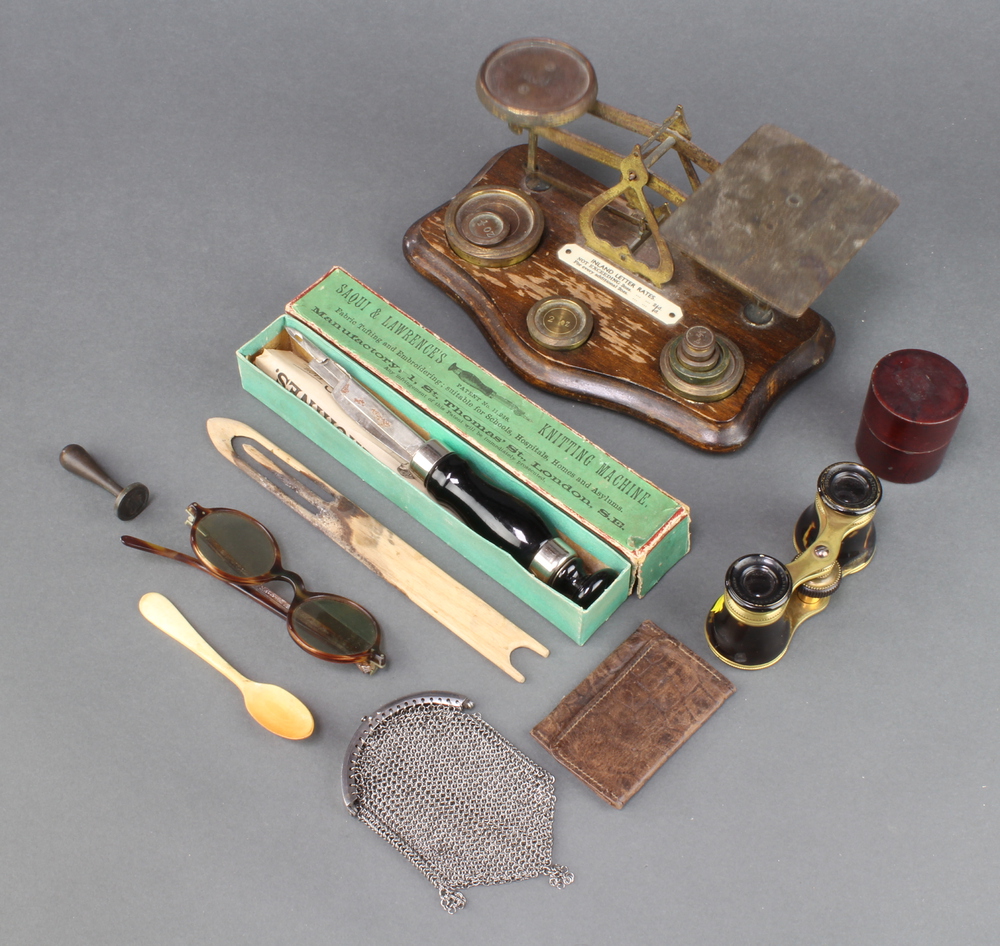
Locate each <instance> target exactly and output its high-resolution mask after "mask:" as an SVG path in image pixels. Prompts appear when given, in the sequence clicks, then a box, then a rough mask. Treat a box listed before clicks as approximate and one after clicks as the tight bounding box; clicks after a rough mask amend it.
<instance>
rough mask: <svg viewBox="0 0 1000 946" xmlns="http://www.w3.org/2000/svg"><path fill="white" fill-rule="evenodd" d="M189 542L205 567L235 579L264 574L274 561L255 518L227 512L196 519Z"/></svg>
mask: <svg viewBox="0 0 1000 946" xmlns="http://www.w3.org/2000/svg"><path fill="white" fill-rule="evenodd" d="M191 542H192V545H193V546H194V550H195V551H196V552H197V553H198V555H199V557H200V558H201V559H202V560H203V561H204V562H205V564H207V565H210V566H211V567H212V568H215V569H217V570H218V571H220V572H222V573H223V574H225V575H231V576H233V577H234V578H238V579H253V578H261V577H263V576H265V575H268V574H269V573H270V572H271V570H272V569H273V568H274V565H275V563H276V562H277V560H278V549H277V546H276V545H275V544H274V540H273V539H272V538H271V535H270V533H269V532H268V531H267V530H266V529H265V528H264V527H263V526H262V525H261V524H260V523H259V522H257V521H256V520H255V519H251V518H250V517H249V516H245V515H243V514H242V513H239V512H235V511H230V510H228V509H222V510H219V511H217V512H215V511H213V512H210V513H208V514H207V515H205V516H203V517H202V518H201V519H200V520H198V522H197V523H196V524H195V526H194V528H193V530H192V534H191Z"/></svg>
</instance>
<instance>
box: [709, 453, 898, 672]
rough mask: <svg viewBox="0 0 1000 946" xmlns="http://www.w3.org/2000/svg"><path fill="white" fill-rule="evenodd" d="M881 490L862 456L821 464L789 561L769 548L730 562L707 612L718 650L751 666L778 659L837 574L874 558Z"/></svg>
mask: <svg viewBox="0 0 1000 946" xmlns="http://www.w3.org/2000/svg"><path fill="white" fill-rule="evenodd" d="M881 498H882V484H881V483H880V482H879V479H878V477H877V476H875V474H874V473H872V472H871V471H870V470H868V469H867V468H866V467H864V466H862V465H861V464H860V463H852V462H845V463H834V464H833V465H831V466H828V467H827V468H826V469H825V470H823V472H822V473H821V474H820V476H819V481H818V483H817V488H816V499H815V502H814V503H813V505H811V506H810V507H809V508H808V509H806V510H805V511H804V512H803V513H802V515H801V516H800V517H799V520H798V522H797V523H796V526H795V533H794V540H795V549H796V551H797V552H798V555H797V556H796V557H795V559H794V560H793V561H792V562H791V563H790V564H789V565H787V566H786V565H784V564H783V563H782V562H780V561H778V559H776V558H773V557H772V556H770V555H762V554H756V555H744V556H742V557H741V558H738V559H737V560H736V561H735V562H733V564H732V565H730V566H729V570H728V571H727V572H726V581H725V592H724V594H723V595H722V596H721V597H720V598H719V599H718V600H717V601H716V602H715V604H714V605H713V606H712V610H711V611H709V613H708V617H707V618H706V620H705V636H706V637H707V638H708V643H709V646H710V647H711V648H712V651H713V652H714V653H715V655H716V656H717V657H718V658H719V659H720V660H722V661H724V662H725V663H727V664H729V665H730V666H732V667H741V668H744V669H748V670H760V669H763V668H764V667H770V666H771V665H772V664H775V663H777V662H778V661H779V660H780V659H781V658H782V657H783V656H784V655H785V653H786V651H787V650H788V645H789V644H790V643H791V640H792V636H793V635H794V633H795V631H796V629H797V628H798V626H799V625H800V624H801V623H802V622H803V621H805V620H806V619H808V618H810V617H812V616H813V615H814V614H818V613H819V612H820V611H822V610H823V609H824V608H825V607H826V606H827V604H828V602H829V600H830V596H831V595H832V594H833V593H834V592H835V591H836V590H837V589H838V588H839V587H840V582H841V579H842V578H843V577H844V576H846V575H850V574H853V573H854V572H857V571H860V570H861V569H862V568H864V567H865V566H866V565H867V564H868V563H869V562H870V561H871V559H872V556H873V555H874V554H875V526H874V523H873V521H872V520H873V517H874V515H875V509H876V507H877V506H878V503H879V500H880V499H881Z"/></svg>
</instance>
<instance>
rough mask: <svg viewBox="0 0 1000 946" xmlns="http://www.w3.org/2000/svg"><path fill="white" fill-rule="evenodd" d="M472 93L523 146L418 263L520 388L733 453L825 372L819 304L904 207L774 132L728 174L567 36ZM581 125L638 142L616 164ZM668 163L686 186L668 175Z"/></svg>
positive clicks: (505, 51) (457, 204)
mask: <svg viewBox="0 0 1000 946" xmlns="http://www.w3.org/2000/svg"><path fill="white" fill-rule="evenodd" d="M476 90H477V93H478V95H479V98H480V100H481V101H482V103H483V104H484V105H485V107H486V108H487V109H488V110H489V111H490V112H491V113H492V114H493V115H495V116H497V117H498V118H500V119H501V120H503V121H504V122H506V123H507V124H508V125H509V126H510V128H511V130H513V131H514V132H515V133H518V134H521V133H525V134H526V135H527V143H526V144H523V145H516V146H515V147H513V148H509V149H507V150H506V151H503V152H501V153H500V154H497V155H496V156H494V157H493V158H492V159H491V160H490V161H489V162H488V163H487V164H486V166H485V167H484V168H483V169H482V170H481V171H480V172H479V173H478V174H477V175H476V176H475V177H473V179H472V180H471V181H469V182H468V183H467V184H466V185H465V186H464V187H463V188H461V190H460V191H459V192H458V194H457V195H456V196H455V197H454V198H453V199H451V200H449V201H447V202H446V203H445V204H443V205H442V206H440V207H438V208H437V209H436V210H434V211H432V212H431V213H429V214H427V215H426V216H424V217H422V218H421V219H420V220H418V221H417V222H416V223H414V224H413V225H412V226H411V227H410V228H409V230H408V231H407V233H406V237H405V239H404V250H405V252H406V256H407V259H408V260H409V261H410V263H411V264H412V265H413V267H414V268H415V269H416V270H417V271H418V272H419V273H421V274H422V275H423V276H425V277H426V278H427V279H429V280H431V281H432V282H433V283H435V284H436V285H437V286H439V287H440V288H441V289H443V290H444V291H446V292H447V293H448V294H449V295H451V296H452V297H453V298H455V299H457V300H458V301H459V302H460V303H461V304H462V306H463V307H464V308H466V309H467V310H468V311H469V312H470V314H471V315H472V316H473V318H474V319H475V320H476V321H477V323H478V324H479V326H480V328H481V329H482V331H483V333H484V334H485V335H486V337H487V339H488V340H489V341H490V343H491V344H492V345H493V347H494V348H495V349H496V351H497V353H498V354H499V355H500V356H501V358H502V359H503V360H504V361H505V362H506V363H507V364H508V365H509V366H510V367H511V369H512V370H514V371H515V372H516V373H517V374H519V375H520V376H521V377H522V378H524V379H525V380H526V381H528V382H530V383H532V384H535V385H537V386H539V387H541V388H543V389H545V390H547V391H550V392H552V393H555V394H562V395H565V396H568V397H572V398H575V399H577V400H582V401H587V402H589V403H593V404H599V405H602V406H604V407H608V408H611V409H613V410H618V411H622V412H624V413H626V414H630V415H632V416H634V417H637V418H639V419H641V420H644V421H646V422H648V423H651V424H654V425H655V426H657V427H660V428H662V429H664V430H666V431H668V432H670V433H672V434H673V435H675V436H677V437H679V438H680V439H681V440H683V441H685V442H686V443H689V444H691V445H693V446H696V447H700V448H702V449H706V450H713V451H728V450H735V449H738V448H739V447H740V446H742V445H743V444H744V443H746V441H747V440H748V439H749V437H750V436H751V435H752V434H753V432H754V430H755V429H756V428H757V426H758V425H759V423H760V422H761V420H762V419H763V417H764V415H765V414H766V412H767V410H768V409H769V408H770V406H771V405H772V404H773V403H774V402H775V401H776V400H777V398H778V397H780V396H781V394H782V393H783V392H784V391H786V390H787V389H788V388H789V387H791V386H792V385H793V384H795V382H797V381H798V380H800V379H801V378H802V377H804V376H805V375H806V374H808V373H809V372H811V371H813V370H815V369H816V368H817V367H819V366H820V365H821V364H823V362H824V361H825V360H826V359H827V358H828V357H829V355H830V353H831V352H832V350H833V346H834V332H833V328H832V327H831V326H830V324H829V323H828V322H827V321H826V320H825V319H824V318H822V317H821V316H820V315H819V314H817V313H816V312H815V311H814V310H813V309H812V308H810V307H811V305H812V304H813V302H814V301H815V300H816V298H817V297H818V296H819V295H820V293H821V292H822V291H823V290H824V289H825V288H826V286H827V285H828V284H829V282H830V280H832V279H833V278H834V276H836V275H837V273H839V272H840V270H841V269H843V267H844V266H845V265H846V264H847V263H848V261H849V260H850V259H851V258H852V257H853V256H854V254H855V253H856V252H857V251H858V250H859V249H860V248H861V247H862V246H863V245H864V243H865V242H867V240H868V239H869V238H870V237H871V236H872V235H873V234H874V233H875V231H876V230H877V229H878V228H879V227H880V226H881V225H882V223H884V222H885V220H886V219H887V218H888V217H889V215H890V214H891V213H892V211H893V210H894V209H895V208H896V206H897V205H898V200H897V198H896V197H895V196H894V195H893V194H892V193H891V192H889V191H888V190H886V189H885V188H884V187H881V186H880V185H878V184H876V183H875V182H874V181H872V180H870V179H868V178H867V177H865V176H864V175H862V174H860V173H858V172H857V171H854V170H852V169H851V168H849V167H847V166H846V165H844V164H842V163H841V162H839V161H837V160H835V159H834V158H832V157H830V156H829V155H827V154H824V153H823V152H822V151H819V150H818V149H816V148H814V147H812V146H811V145H809V144H808V143H806V142H805V141H802V140H801V139H799V138H797V137H795V136H794V135H792V134H790V133H789V132H787V131H784V130H783V129H781V128H777V127H776V126H773V125H764V126H763V127H761V128H760V129H758V130H757V131H756V132H754V133H753V134H752V135H751V136H750V137H749V138H748V139H747V140H746V141H745V142H744V143H743V144H742V145H740V147H738V148H737V149H736V151H735V152H734V153H733V154H732V156H731V157H730V158H729V159H728V160H727V161H725V162H723V163H721V164H720V163H719V162H718V161H716V160H715V159H714V158H713V157H712V156H711V155H709V154H707V153H706V152H705V151H703V150H702V149H701V148H699V147H698V146H697V145H696V144H695V143H694V142H693V141H692V134H691V130H690V128H689V126H688V124H687V120H686V118H685V115H684V110H683V109H682V108H681V107H680V106H678V107H677V108H676V109H675V110H674V112H673V113H672V114H671V115H670V116H669V117H668V118H667V119H666V120H664V121H662V122H659V123H656V122H651V121H648V120H646V119H643V118H640V117H639V116H637V115H633V114H631V113H629V112H627V111H624V110H622V109H619V108H615V107H614V106H611V105H607V104H606V103H604V102H601V101H600V100H599V99H598V98H597V79H596V77H595V74H594V70H593V67H592V66H591V64H590V62H589V61H588V60H587V58H586V57H585V56H584V55H583V54H582V53H581V52H579V51H578V50H576V49H574V48H573V47H571V46H568V45H566V44H565V43H561V42H558V41H556V40H552V39H540V38H539V39H523V40H516V41H514V42H511V43H508V44H506V45H504V46H501V47H500V48H499V49H496V50H494V51H493V52H492V53H490V55H489V56H487V57H486V60H485V62H484V63H483V65H482V67H481V68H480V70H479V74H478V77H477V79H476ZM585 115H589V116H591V119H588V120H592V119H594V118H596V119H599V120H602V121H605V122H608V123H610V124H612V125H614V126H616V127H617V128H620V129H624V130H625V131H627V132H629V133H630V134H632V135H633V136H638V138H639V139H640V141H639V143H638V144H635V145H634V146H633V147H632V148H631V150H626V151H624V152H621V153H619V152H616V151H612V150H611V149H609V148H607V147H605V146H603V145H600V144H597V143H596V142H594V141H591V140H588V139H587V138H584V137H582V136H581V135H578V134H575V133H574V132H572V131H570V130H568V129H567V128H566V127H564V126H566V125H568V124H570V123H572V122H574V121H576V120H577V119H580V118H582V117H583V116H585ZM539 141H542V142H543V143H551V144H552V145H555V146H557V147H558V148H561V149H564V150H566V151H569V152H571V153H572V154H575V155H578V156H580V157H582V158H585V159H586V160H588V161H594V162H598V163H600V164H603V165H605V166H608V167H611V168H613V169H615V171H617V173H618V176H619V180H618V182H617V183H614V184H612V185H611V186H607V185H605V184H602V183H599V182H598V181H597V180H595V179H594V178H592V177H590V176H589V175H588V174H586V173H584V171H582V170H580V169H579V168H577V167H575V166H573V165H571V164H570V163H568V162H567V161H565V160H563V159H562V158H560V157H556V156H555V155H554V154H552V153H550V151H548V150H546V149H544V148H542V147H540V146H539ZM671 154H672V155H674V156H675V157H676V160H677V166H676V167H675V168H674V169H673V171H672V172H671V173H672V178H675V179H676V180H674V179H672V178H671V177H670V176H668V175H666V174H664V173H663V172H662V171H661V170H660V168H659V167H658V163H659V162H660V160H661V159H662V158H664V157H666V156H667V155H671ZM665 163H666V162H665ZM678 182H680V183H678ZM551 300H558V302H552V301H551ZM543 303H544V305H542V304H543Z"/></svg>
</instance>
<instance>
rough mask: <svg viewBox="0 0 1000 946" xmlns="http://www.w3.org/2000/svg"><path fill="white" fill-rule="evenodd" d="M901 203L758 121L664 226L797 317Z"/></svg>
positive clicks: (715, 267) (679, 242) (687, 248)
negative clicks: (741, 142) (755, 127)
mask: <svg viewBox="0 0 1000 946" xmlns="http://www.w3.org/2000/svg"><path fill="white" fill-rule="evenodd" d="M898 206H899V199H898V198H897V197H896V195H895V194H893V193H892V192H891V191H889V190H887V189H886V188H884V187H882V186H881V185H880V184H876V183H875V182H874V181H873V180H871V179H870V178H867V177H865V176H864V175H863V174H859V173H858V172H857V171H854V170H852V169H851V168H849V167H847V166H846V165H844V164H841V163H840V162H839V161H836V160H835V159H833V158H831V157H830V156H829V155H828V154H824V153H823V152H822V151H820V150H819V149H818V148H814V147H813V146H812V145H810V144H807V143H806V142H805V141H803V140H802V139H801V138H796V137H795V136H794V135H791V134H789V133H788V132H787V131H784V130H783V129H781V128H778V127H777V126H776V125H764V126H762V127H761V128H759V129H757V131H755V132H754V133H753V134H752V135H751V136H750V137H749V138H747V140H746V141H744V142H743V144H742V145H740V146H739V148H737V149H736V151H734V152H733V154H732V155H731V156H730V157H729V159H728V160H726V161H724V162H723V164H722V166H721V167H720V168H719V169H718V170H717V171H716V172H715V173H714V174H712V175H711V176H710V177H709V178H708V179H707V180H706V181H705V183H704V184H702V186H701V187H700V188H699V189H698V190H697V191H695V192H694V194H693V195H692V196H691V197H689V198H688V199H687V200H686V201H685V202H684V203H683V204H681V206H680V207H678V208H677V210H675V211H674V212H673V213H672V214H671V215H670V217H669V218H668V219H667V220H666V222H665V223H664V224H663V227H662V230H663V234H664V236H665V237H666V238H667V240H668V241H669V242H670V243H671V244H672V245H674V246H677V247H678V248H680V249H681V250H683V251H684V252H686V253H688V254H689V255H691V256H693V257H694V258H695V259H696V260H698V261H699V262H701V263H702V264H704V265H705V266H707V267H708V268H709V269H711V270H712V271H713V272H715V273H717V274H718V275H720V276H722V277H723V278H724V279H725V280H727V281H728V282H730V283H732V284H733V285H735V286H738V287H739V288H741V289H743V290H744V291H746V292H748V293H750V294H752V295H754V296H757V297H758V298H759V299H761V300H763V301H764V302H766V303H768V304H769V305H771V306H773V307H774V308H777V309H779V310H780V311H782V312H784V313H786V314H787V315H791V316H796V317H797V316H800V315H802V313H803V312H805V311H806V309H808V308H809V306H810V305H811V304H812V303H813V301H814V300H815V299H816V298H817V297H818V296H819V294H820V293H821V292H822V291H823V290H824V289H825V288H826V287H827V285H828V284H829V283H830V280H831V279H833V277H834V276H836V275H837V273H839V272H840V271H841V270H842V269H843V268H844V266H846V265H847V263H848V262H849V261H850V259H851V258H852V257H853V256H854V254H855V253H857V251H858V250H860V249H861V247H862V246H864V245H865V243H867V242H868V240H869V238H870V237H871V236H872V234H873V233H875V231H876V230H877V229H878V228H879V227H880V226H882V224H883V223H884V222H885V221H886V219H887V218H888V217H889V215H890V214H891V213H892V212H893V211H894V210H895V209H896V207H898Z"/></svg>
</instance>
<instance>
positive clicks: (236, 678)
mask: <svg viewBox="0 0 1000 946" xmlns="http://www.w3.org/2000/svg"><path fill="white" fill-rule="evenodd" d="M139 611H140V612H141V613H142V616H143V617H144V618H145V619H146V620H147V621H149V623H150V624H153V625H154V626H156V627H158V628H159V629H160V630H161V631H163V633H164V634H169V635H170V636H171V637H172V638H173V639H174V640H175V641H177V642H178V643H180V644H183V645H184V646H185V647H186V648H187V649H188V650H190V651H192V652H193V653H195V654H197V655H198V656H199V657H201V659H202V660H204V661H205V662H206V663H208V664H211V666H213V667H215V669H216V670H218V671H219V673H221V674H222V675H223V676H224V677H226V678H228V679H229V680H231V681H232V682H233V683H235V684H236V686H238V687H239V688H240V691H241V692H242V693H243V701H244V703H246V706H247V712H249V713H250V715H251V716H252V717H253V718H254V719H255V720H257V722H258V723H260V724H261V726H263V727H264V728H265V729H267V730H270V731H271V732H273V733H275V734H276V735H278V736H284V737H285V739H305V738H306V737H307V736H310V735H312V731H313V718H312V713H310V712H309V709H308V708H307V707H306V705H305V704H304V703H303V702H302V701H301V700H300V699H299V698H298V697H296V696H293V695H292V694H291V693H289V692H288V691H287V690H283V689H281V687H278V686H275V685H274V684H272V683H255V682H254V681H253V680H248V679H247V678H246V677H244V676H243V674H242V673H240V672H239V671H237V670H235V669H233V668H232V667H231V666H230V665H229V664H228V663H226V661H225V660H223V659H222V658H221V657H220V656H219V655H218V654H217V653H216V652H215V651H214V650H213V649H212V648H211V647H210V646H209V645H208V643H207V642H206V641H205V639H204V638H203V637H202V636H201V635H200V634H199V633H198V632H197V631H196V630H195V629H194V628H193V627H192V626H191V624H190V623H189V622H188V620H187V618H185V617H184V615H183V614H181V613H180V611H178V610H177V608H176V607H175V605H174V604H173V603H172V602H171V601H170V600H169V599H168V598H165V597H164V596H163V595H161V594H157V593H156V592H155V591H154V592H150V593H149V594H145V595H143V596H142V597H141V598H140V599H139Z"/></svg>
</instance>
